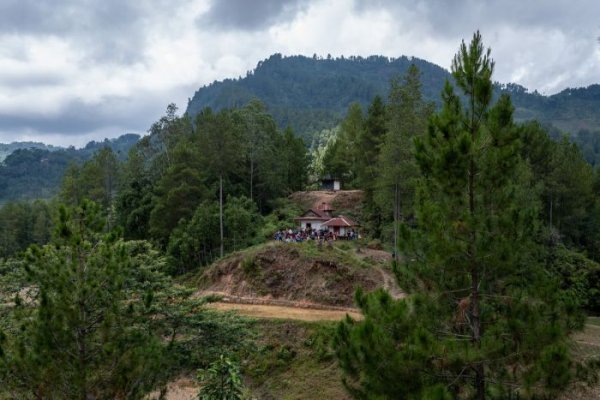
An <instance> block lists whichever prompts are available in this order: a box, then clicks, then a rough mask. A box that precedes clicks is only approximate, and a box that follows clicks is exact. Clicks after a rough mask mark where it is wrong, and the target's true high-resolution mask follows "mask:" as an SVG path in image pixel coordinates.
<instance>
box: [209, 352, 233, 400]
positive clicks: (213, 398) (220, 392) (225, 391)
mask: <svg viewBox="0 0 600 400" xmlns="http://www.w3.org/2000/svg"><path fill="white" fill-rule="evenodd" d="M198 380H199V381H200V385H201V386H202V388H201V389H200V392H199V393H198V399H200V400H241V399H243V398H244V396H243V389H244V385H243V383H242V377H241V373H240V367H239V365H238V364H237V363H235V362H233V361H232V360H230V359H229V358H226V357H223V356H222V355H221V357H220V358H219V359H218V360H216V361H215V362H213V363H212V364H211V365H210V366H209V367H208V368H207V369H205V370H203V371H201V372H200V373H199V374H198Z"/></svg>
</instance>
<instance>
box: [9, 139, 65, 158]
mask: <svg viewBox="0 0 600 400" xmlns="http://www.w3.org/2000/svg"><path fill="white" fill-rule="evenodd" d="M20 149H42V150H50V151H54V150H59V149H60V147H56V146H52V145H49V144H44V143H41V142H12V143H0V162H2V161H4V159H5V158H6V157H8V156H9V155H10V154H12V153H13V152H14V151H15V150H20Z"/></svg>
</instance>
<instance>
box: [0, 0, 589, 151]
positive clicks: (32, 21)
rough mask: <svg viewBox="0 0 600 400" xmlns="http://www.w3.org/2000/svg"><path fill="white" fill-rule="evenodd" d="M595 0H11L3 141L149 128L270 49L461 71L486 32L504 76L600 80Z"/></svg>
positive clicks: (4, 5)
mask: <svg viewBox="0 0 600 400" xmlns="http://www.w3.org/2000/svg"><path fill="white" fill-rule="evenodd" d="M599 15H600V2H598V1H597V0H570V1H563V0H495V1H485V0H452V1H445V0H427V1H418V0H413V1H402V0H396V1H394V0H364V1H363V0H262V1H259V0H256V1H253V0H214V1H210V0H139V1H138V0H87V1H85V0H0V142H2V143H7V142H11V141H15V140H36V141H43V142H46V143H52V144H60V145H69V144H73V145H76V146H80V145H83V144H85V143H86V142H87V141H89V140H92V139H102V138H104V137H116V136H119V135H121V134H123V133H125V132H136V133H142V134H143V133H145V132H146V130H147V129H148V128H149V126H150V124H151V123H152V122H153V121H155V120H157V119H158V118H160V116H161V115H162V114H163V113H164V110H165V108H166V105H167V104H168V103H170V102H175V103H176V104H177V105H178V106H179V107H180V109H181V111H183V110H185V107H186V105H187V99H188V97H192V96H193V94H194V91H195V90H197V89H198V88H199V87H200V86H202V85H205V84H208V83H210V82H212V81H214V80H221V79H223V78H228V77H237V76H240V75H241V76H243V75H245V74H246V71H248V70H251V69H253V68H254V67H255V66H256V64H257V62H258V61H260V60H262V59H264V58H267V57H268V56H269V55H270V54H273V53H276V52H279V53H282V54H284V55H293V54H303V55H309V56H311V55H312V54H314V53H316V54H318V55H327V54H328V53H330V54H331V55H333V56H340V55H345V56H349V55H362V56H368V55H371V54H382V55H386V56H390V57H398V56H401V55H407V56H416V57H419V58H423V59H426V60H428V61H431V62H434V63H436V64H439V65H441V66H442V67H444V68H449V65H450V60H451V58H452V56H453V55H454V53H455V52H456V50H457V48H458V45H459V43H460V41H461V39H463V38H464V39H466V40H469V39H470V37H471V36H472V34H473V32H474V31H475V30H477V29H479V30H480V31H481V32H482V35H483V39H484V43H485V44H486V45H488V46H490V47H491V48H492V57H493V58H494V59H495V61H496V74H495V77H494V80H497V81H500V82H516V83H519V84H522V85H523V86H525V87H527V88H530V89H531V90H533V89H537V90H538V91H540V92H542V93H544V94H553V93H556V92H558V91H560V90H562V89H564V88H566V87H579V86H587V85H589V84H592V83H599V82H600V42H599V39H598V38H599V36H600V18H598V16H599Z"/></svg>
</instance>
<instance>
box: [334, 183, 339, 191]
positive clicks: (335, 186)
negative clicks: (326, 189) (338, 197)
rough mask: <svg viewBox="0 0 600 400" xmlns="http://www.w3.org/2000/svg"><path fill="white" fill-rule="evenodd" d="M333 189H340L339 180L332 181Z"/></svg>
mask: <svg viewBox="0 0 600 400" xmlns="http://www.w3.org/2000/svg"><path fill="white" fill-rule="evenodd" d="M333 190H340V181H333Z"/></svg>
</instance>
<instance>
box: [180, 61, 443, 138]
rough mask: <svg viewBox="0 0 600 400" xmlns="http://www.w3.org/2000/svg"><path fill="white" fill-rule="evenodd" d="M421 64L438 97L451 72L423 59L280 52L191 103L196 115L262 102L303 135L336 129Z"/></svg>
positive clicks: (426, 85) (427, 87) (429, 92)
mask: <svg viewBox="0 0 600 400" xmlns="http://www.w3.org/2000/svg"><path fill="white" fill-rule="evenodd" d="M412 63H414V64H416V65H417V66H418V67H419V69H420V70H421V72H422V74H423V76H422V79H423V91H424V94H425V97H426V98H428V99H432V100H433V99H437V98H438V97H439V92H440V90H439V89H438V88H441V87H442V85H443V84H444V80H445V79H446V77H447V76H448V72H447V71H445V70H444V69H443V68H441V67H439V66H437V65H435V64H432V63H429V62H427V61H425V60H420V59H417V58H408V57H400V58H396V59H389V58H387V57H382V56H371V57H367V58H363V57H350V58H336V59H333V58H327V59H321V58H317V57H313V58H309V57H304V56H291V57H283V56H282V55H281V54H274V55H272V56H271V57H269V58H268V59H267V60H264V61H261V62H259V63H258V65H257V67H256V69H255V70H254V71H252V72H248V74H247V75H246V77H245V78H240V79H226V80H224V81H222V82H213V83H212V84H210V85H208V86H204V87H202V88H200V89H199V90H198V91H196V93H195V94H194V96H193V98H192V99H191V100H190V101H189V103H188V107H187V112H188V114H189V115H192V116H193V115H195V114H197V113H198V112H199V111H200V110H202V109H203V108H205V107H211V108H213V109H216V110H219V109H222V108H231V107H238V106H242V105H244V104H246V103H247V102H248V101H249V100H250V99H252V98H259V99H260V100H261V101H263V102H264V103H265V104H266V106H267V107H268V109H269V112H270V113H271V114H272V115H273V116H274V117H275V120H276V121H277V122H278V123H279V125H280V126H281V127H285V126H287V125H290V126H292V127H293V128H294V129H295V130H296V132H298V133H300V134H301V135H302V136H307V135H308V134H309V133H311V132H314V131H320V130H322V129H325V128H331V127H332V126H335V125H336V124H337V123H338V122H339V121H340V120H341V118H342V117H343V115H344V114H345V112H346V110H347V109H348V105H349V104H350V103H352V102H354V101H358V102H359V103H361V104H363V105H367V104H369V103H370V102H371V100H373V97H374V96H375V95H377V94H379V95H385V94H386V93H387V90H388V87H389V80H390V78H392V77H393V76H395V75H399V74H402V73H404V72H405V71H406V70H407V69H408V67H409V66H410V65H411V64H412Z"/></svg>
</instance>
